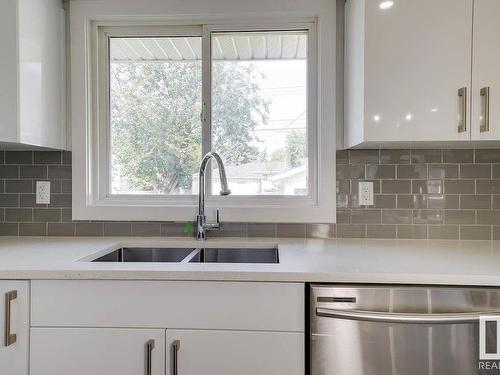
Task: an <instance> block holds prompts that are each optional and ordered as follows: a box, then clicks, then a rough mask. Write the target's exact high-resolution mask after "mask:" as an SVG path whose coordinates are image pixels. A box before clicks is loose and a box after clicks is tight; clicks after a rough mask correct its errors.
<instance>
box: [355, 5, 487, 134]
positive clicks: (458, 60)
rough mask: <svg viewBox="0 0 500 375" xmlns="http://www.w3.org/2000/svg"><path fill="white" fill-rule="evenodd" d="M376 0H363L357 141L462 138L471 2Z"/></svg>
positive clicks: (470, 35) (468, 66) (467, 81)
mask: <svg viewBox="0 0 500 375" xmlns="http://www.w3.org/2000/svg"><path fill="white" fill-rule="evenodd" d="M351 1H355V2H356V1H358V0H351ZM492 1H495V0H492ZM381 3H382V2H381V1H379V0H365V14H364V15H365V30H364V35H365V61H364V64H365V65H364V77H365V79H364V89H365V104H364V113H365V118H364V126H365V127H364V131H365V134H364V138H365V140H367V141H372V142H390V141H393V142H394V141H398V142H401V141H403V142H414V141H453V140H469V139H470V132H469V129H470V126H469V119H470V112H469V103H470V102H469V100H468V98H470V76H471V74H470V72H471V43H472V41H471V38H472V0H439V1H436V0H418V1H415V0H398V1H394V2H393V6H392V7H389V8H387V7H386V8H385V9H382V8H384V7H383V6H382V8H381ZM384 3H389V2H384ZM361 32H362V31H361ZM460 88H466V89H467V100H465V98H464V97H463V96H462V97H459V89H460ZM463 106H465V108H464V107H463ZM463 114H465V119H467V129H466V130H465V131H463V132H459V131H458V125H459V116H460V115H463Z"/></svg>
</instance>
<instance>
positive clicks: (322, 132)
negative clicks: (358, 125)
mask: <svg viewBox="0 0 500 375" xmlns="http://www.w3.org/2000/svg"><path fill="white" fill-rule="evenodd" d="M285 30H307V31H308V77H307V82H308V88H307V90H308V95H307V100H308V103H307V115H308V121H307V123H308V127H307V134H308V163H309V165H308V194H307V195H304V196H285V195H282V196H276V195H258V196H257V195H256V196H242V195H233V196H228V197H219V196H216V195H207V199H206V208H207V212H208V213H209V214H210V211H211V210H214V209H215V208H216V207H220V208H221V212H222V215H221V216H222V220H223V221H236V222H238V221H239V222H245V221H248V222H250V221H251V222H302V223H305V222H327V223H331V222H335V200H336V199H335V190H336V189H335V178H334V170H335V167H334V166H335V155H334V154H335V130H334V129H335V127H334V116H333V111H331V109H330V108H326V107H325V106H324V105H321V104H320V100H319V97H320V96H321V94H323V95H324V94H325V92H326V91H328V90H332V93H331V96H330V98H331V103H332V104H331V105H333V102H334V99H333V98H334V91H333V85H331V86H332V87H331V88H325V87H324V85H325V84H324V83H322V84H321V86H323V87H320V82H321V81H320V73H321V72H320V66H324V65H325V64H324V62H321V64H320V61H319V58H320V54H319V48H318V38H317V20H316V18H313V17H308V18H301V19H293V20H291V19H286V20H279V21H275V20H272V21H267V22H262V21H260V22H259V21H249V20H245V22H239V23H237V24H236V23H224V22H222V23H221V22H218V23H210V22H196V23H195V24H194V25H193V24H192V23H187V22H186V23H184V22H183V21H182V20H172V19H169V20H168V21H165V22H161V21H154V22H131V21H126V20H124V21H119V20H118V21H117V20H112V21H103V20H99V21H95V20H89V21H88V25H87V37H86V38H87V49H86V57H87V69H88V72H87V74H88V78H87V84H88V87H87V102H88V104H87V107H86V111H87V119H88V121H87V125H86V127H87V129H86V133H85V134H86V150H85V151H86V173H85V181H78V177H77V180H76V181H74V182H75V183H76V184H78V185H77V186H78V187H77V188H75V189H74V194H73V218H74V219H76V220H161V221H167V220H168V221H184V220H192V219H193V217H194V215H195V213H196V209H197V196H196V195H126V194H120V195H110V194H108V191H109V190H110V178H109V176H110V160H109V151H110V147H109V141H110V134H109V81H108V77H107V75H108V64H109V58H108V56H109V51H107V46H108V43H107V38H108V37H113V36H138V35H155V36H176V35H182V36H201V38H202V55H203V59H202V71H203V75H202V77H203V78H202V79H203V93H202V96H203V118H204V121H205V122H204V124H203V127H202V132H203V136H202V139H203V146H202V147H203V154H204V153H205V152H207V151H209V148H210V141H208V142H207V140H211V129H210V126H209V125H210V123H211V122H210V116H211V91H212V90H211V57H210V58H206V57H207V56H210V49H211V33H212V32H233V31H234V32H237V31H285ZM332 48H333V47H332ZM332 64H333V62H332ZM331 69H332V72H333V71H334V67H333V66H331ZM325 110H328V112H329V113H328V114H327V115H325V113H323V112H324V111H325ZM325 118H327V119H329V121H328V122H325V120H324V119H325ZM222 157H223V155H222ZM200 160H201V155H200ZM208 181H210V180H208ZM80 183H84V185H83V186H84V187H85V189H84V190H85V194H84V195H83V196H82V193H83V191H82V190H83V189H81V187H80V186H82V185H80ZM207 187H208V191H210V187H211V183H208V186H207ZM139 208H140V209H139Z"/></svg>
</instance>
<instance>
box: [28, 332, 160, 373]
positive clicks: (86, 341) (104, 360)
mask: <svg viewBox="0 0 500 375" xmlns="http://www.w3.org/2000/svg"><path fill="white" fill-rule="evenodd" d="M151 343H153V344H154V345H153V346H151V345H148V344H151ZM30 348H31V350H30V374H31V375H69V374H71V375H163V374H164V373H165V330H159V329H107V328H32V329H31V344H30ZM149 369H150V371H149Z"/></svg>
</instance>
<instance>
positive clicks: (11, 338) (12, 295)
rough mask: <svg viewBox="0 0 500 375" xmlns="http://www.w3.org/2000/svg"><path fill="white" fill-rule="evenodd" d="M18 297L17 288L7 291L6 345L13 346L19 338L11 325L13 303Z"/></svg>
mask: <svg viewBox="0 0 500 375" xmlns="http://www.w3.org/2000/svg"><path fill="white" fill-rule="evenodd" d="M16 298H17V290H12V291H10V292H8V293H5V342H4V344H5V346H11V345H12V344H14V343H15V342H16V340H17V336H16V334H15V333H11V331H10V325H11V322H10V321H11V310H10V309H11V307H12V306H11V305H12V301H13V300H15V299H16Z"/></svg>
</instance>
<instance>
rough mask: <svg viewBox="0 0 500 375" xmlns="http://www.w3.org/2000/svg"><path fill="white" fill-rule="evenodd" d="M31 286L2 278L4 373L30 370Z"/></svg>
mask: <svg viewBox="0 0 500 375" xmlns="http://www.w3.org/2000/svg"><path fill="white" fill-rule="evenodd" d="M28 293H29V286H28V282H27V281H10V280H0V296H1V299H0V301H1V304H0V326H1V328H0V339H1V341H0V374H2V375H27V374H28V345H29V340H28V332H29V303H28V301H29V298H28Z"/></svg>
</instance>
